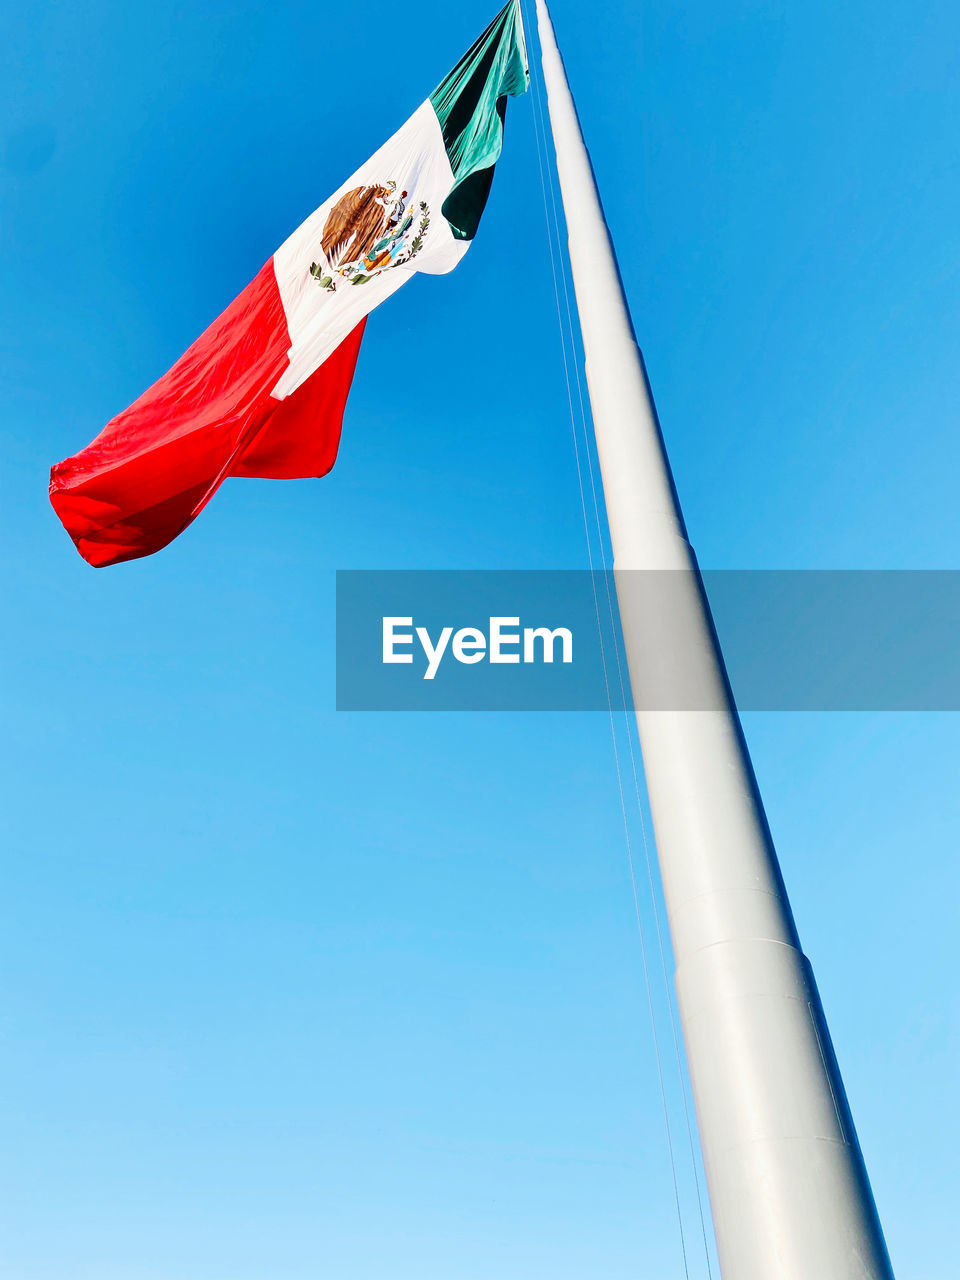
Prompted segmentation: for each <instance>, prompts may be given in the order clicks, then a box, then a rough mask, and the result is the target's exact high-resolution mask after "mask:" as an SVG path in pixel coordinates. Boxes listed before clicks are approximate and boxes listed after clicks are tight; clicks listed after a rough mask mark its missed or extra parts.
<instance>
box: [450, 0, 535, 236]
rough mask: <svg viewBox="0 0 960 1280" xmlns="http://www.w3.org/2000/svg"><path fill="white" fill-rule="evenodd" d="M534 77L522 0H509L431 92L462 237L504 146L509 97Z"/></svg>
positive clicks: (456, 228)
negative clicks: (528, 55)
mask: <svg viewBox="0 0 960 1280" xmlns="http://www.w3.org/2000/svg"><path fill="white" fill-rule="evenodd" d="M529 80H530V72H529V69H528V67H527V50H526V43H525V41H524V38H523V23H522V20H521V17H520V3H519V0H510V3H509V4H508V5H507V6H506V8H504V9H502V10H501V11H500V13H498V14H497V16H496V17H495V18H494V20H493V22H491V23H490V25H489V27H487V29H486V31H485V32H484V33H483V35H482V36H481V37H480V39H479V40H477V41H476V43H475V44H474V45H473V47H472V48H471V49H470V50H468V52H467V53H465V54H464V56H463V57H462V58H461V59H460V61H459V62H458V63H457V65H456V66H455V67H454V69H453V70H452V71H451V72H450V74H449V75H448V76H447V78H446V79H445V80H443V81H442V82H441V83H440V84H439V85H438V86H437V88H436V89H435V90H434V91H433V93H432V94H431V95H430V102H431V104H432V106H433V109H434V111H435V112H436V113H437V119H438V120H439V121H440V128H441V130H442V131H443V143H444V146H445V147H446V150H447V158H448V159H449V161H450V168H451V169H452V170H453V176H454V185H453V188H452V190H451V192H450V194H449V196H447V198H446V200H445V201H444V202H443V216H444V217H445V218H446V220H447V222H449V224H450V226H451V228H452V230H453V234H454V235H455V236H456V237H457V239H458V240H472V239H473V237H474V235H475V234H476V230H477V224H478V223H479V221H480V215H481V214H482V213H483V207H484V205H485V204H486V203H487V196H488V195H489V193H490V184H491V182H492V181H493V166H494V165H495V164H496V162H497V160H498V159H499V157H500V150H501V148H502V146H503V120H504V115H505V113H506V99H507V97H508V95H509V96H511V97H515V96H516V95H518V94H521V93H526V91H527V85H528V83H529Z"/></svg>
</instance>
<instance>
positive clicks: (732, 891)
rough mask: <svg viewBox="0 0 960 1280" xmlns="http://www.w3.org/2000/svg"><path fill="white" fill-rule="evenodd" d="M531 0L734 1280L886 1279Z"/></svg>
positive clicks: (682, 1005) (692, 1061) (733, 714)
mask: <svg viewBox="0 0 960 1280" xmlns="http://www.w3.org/2000/svg"><path fill="white" fill-rule="evenodd" d="M536 4H537V20H538V29H539V34H540V45H541V53H542V63H543V76H544V81H545V84H546V90H547V100H548V105H549V111H550V122H551V127H552V131H553V138H554V144H555V148H556V157H557V170H558V174H559V179H560V189H561V194H562V197H563V208H564V214H565V217H566V223H567V231H568V235H569V251H570V264H571V268H572V271H573V281H574V288H575V293H576V300H577V309H578V313H579V317H580V328H581V333H582V337H583V346H584V353H585V357H586V373H587V385H588V390H589V394H590V404H591V408H592V413H593V421H594V430H595V433H596V441H597V452H598V456H599V460H600V469H601V474H602V479H603V492H604V498H605V503H606V510H607V518H608V522H609V528H610V538H611V542H612V545H613V552H614V573H615V577H616V582H617V595H618V601H619V606H620V613H621V620H622V624H623V635H624V642H625V646H626V651H627V661H628V666H629V670H630V677H631V684H632V688H633V695H634V701H635V706H636V716H637V725H638V730H639V737H640V745H641V751H642V755H643V763H644V771H645V774H646V781H647V791H648V795H649V798H650V808H651V812H652V815H653V822H654V830H655V834H656V843H657V853H658V858H659V862H660V870H661V878H662V882H663V890H664V898H665V901H666V907H667V915H668V919H669V923H670V935H671V940H672V943H673V953H674V960H675V964H676V974H675V983H676V991H677V1001H678V1006H679V1010H680V1019H681V1024H682V1028H683V1037H684V1044H685V1048H686V1056H687V1063H688V1067H689V1072H690V1079H691V1084H692V1088H693V1094H694V1102H695V1107H696V1114H697V1124H698V1128H699V1133H700V1143H701V1148H702V1151H703V1160H704V1168H705V1170H706V1175H707V1186H708V1190H709V1194H710V1205H711V1212H712V1216H713V1221H714V1228H715V1234H716V1239H717V1250H718V1254H719V1258H720V1266H721V1271H722V1273H723V1277H724V1280H892V1278H893V1272H892V1269H891V1265H890V1260H889V1256H888V1254H887V1250H886V1246H885V1244H884V1240H883V1233H882V1229H881V1226H880V1222H879V1219H878V1217H877V1211H876V1207H875V1205H874V1201H873V1195H872V1192H871V1190H870V1184H869V1181H868V1178H867V1173H866V1168H865V1166H864V1162H863V1157H862V1155H861V1152H860V1147H859V1144H858V1142H857V1137H856V1133H855V1131H854V1127H853V1121H852V1118H851V1116H850V1111H849V1107H848V1105H847V1100H846V1095H845V1093H844V1089H843V1083H842V1081H841V1078H840V1072H839V1069H838V1067H837V1063H836V1059H835V1057H834V1053H833V1048H832V1045H831V1042H830V1036H829V1033H828V1031H827V1026H826V1022H825V1019H824V1014H823V1009H822V1006H821V1003H820V997H819V994H818V992H817V988H816V983H815V981H814V977H813V972H812V970H811V968H810V963H809V961H808V960H807V958H806V956H805V955H804V954H803V952H802V950H801V948H800V942H799V939H798V936H797V932H796V928H795V925H794V922H793V916H792V913H791V910H790V904H789V902H788V899H787V894H786V890H785V888H784V884H783V880H782V877H781V874H780V868H779V864H778V862H777V857H776V853H775V851H774V848H773V844H772V840H771V837H770V833H769V829H768V827H767V822H766V818H765V816H764V812H763V807H762V803H761V800H760V796H759V793H758V791H757V786H756V781H755V778H754V773H753V767H752V765H751V762H750V757H749V755H748V752H747V748H746V744H745V742H744V739H743V734H742V731H741V728H740V721H739V716H738V714H737V710H736V706H735V705H734V702H733V698H732V695H731V693H730V689H729V684H728V682H727V678H726V673H725V669H724V665H723V658H722V655H721V653H720V649H719V645H718V643H717V639H716V633H715V630H714V626H713V620H712V616H711V613H710V608H709V604H708V602H707V599H706V595H705V593H704V590H703V584H702V581H701V578H700V573H699V569H698V567H697V561H696V557H695V556H694V553H693V549H692V548H691V546H690V544H689V542H688V541H687V535H686V529H685V526H684V522H683V516H682V514H681V510H680V505H679V502H678V499H677V494H676V489H675V487H674V483H673V478H672V475H671V472H670V465H669V461H668V459H667V455H666V451H665V448H664V443H663V437H662V435H661V431H660V426H659V423H658V420H657V414H656V409H655V407H654V404H653V399H652V396H651V393H650V387H649V383H648V381H647V375H646V370H645V368H644V363H643V356H642V355H641V353H640V350H639V347H638V346H637V342H636V337H635V335H634V330H633V324H632V321H631V318H630V312H629V308H628V305H627V300H626V297H625V294H624V290H623V284H622V282H621V279H620V272H619V268H618V265H617V260H616V254H615V251H614V248H613V243H612V241H611V238H610V233H609V231H608V228H607V224H606V221H605V219H604V214H603V208H602V205H601V202H600V196H599V192H598V190H597V185H596V179H595V177H594V173H593V168H592V166H591V163H590V157H589V155H588V152H587V149H586V146H585V144H584V141H583V135H582V133H581V130H580V123H579V120H578V117H577V112H576V107H575V105H574V102H573V98H572V96H571V93H570V87H569V85H568V83H567V77H566V73H565V70H564V66H563V61H562V59H561V57H560V53H559V50H558V48H557V44H556V37H555V35H554V30H553V24H552V22H551V19H550V15H549V13H548V10H547V6H546V4H545V3H544V0H536ZM650 571H670V572H669V573H660V572H653V573H651V572H650ZM666 584H669V585H666ZM654 604H655V607H653V606H654ZM667 689H669V690H670V691H671V694H672V695H673V696H674V701H673V702H672V703H671V702H670V701H669V700H668V701H667V702H666V703H665V702H664V700H663V699H664V691H665V690H667ZM684 698H686V699H687V701H686V702H683V701H682V699H684ZM681 706H686V707H687V708H688V709H673V708H674V707H681ZM691 708H692V709H691Z"/></svg>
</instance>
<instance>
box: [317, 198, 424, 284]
mask: <svg viewBox="0 0 960 1280" xmlns="http://www.w3.org/2000/svg"><path fill="white" fill-rule="evenodd" d="M396 191H397V184H396V183H395V182H388V183H387V184H386V185H385V186H373V187H354V188H353V190H352V191H348V192H347V193H346V195H343V196H341V197H340V199H339V200H338V201H337V203H336V204H335V205H334V206H333V208H332V209H331V210H330V212H329V214H328V215H327V220H326V222H325V223H324V227H323V238H322V239H321V241H320V243H321V245H322V247H323V252H324V253H325V254H326V258H327V261H328V262H329V263H330V265H331V267H337V266H339V265H340V264H341V263H344V262H358V261H359V260H360V259H362V258H364V257H365V256H366V255H367V254H369V253H370V252H371V250H372V249H373V248H374V246H375V245H376V244H377V241H378V240H380V239H382V237H383V235H384V233H385V232H387V231H389V230H390V229H391V227H393V226H395V225H396V223H397V222H398V221H399V219H400V216H401V215H402V213H403V209H404V202H405V200H406V196H407V193H406V192H405V191H402V192H401V193H400V194H399V195H397V194H396Z"/></svg>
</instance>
